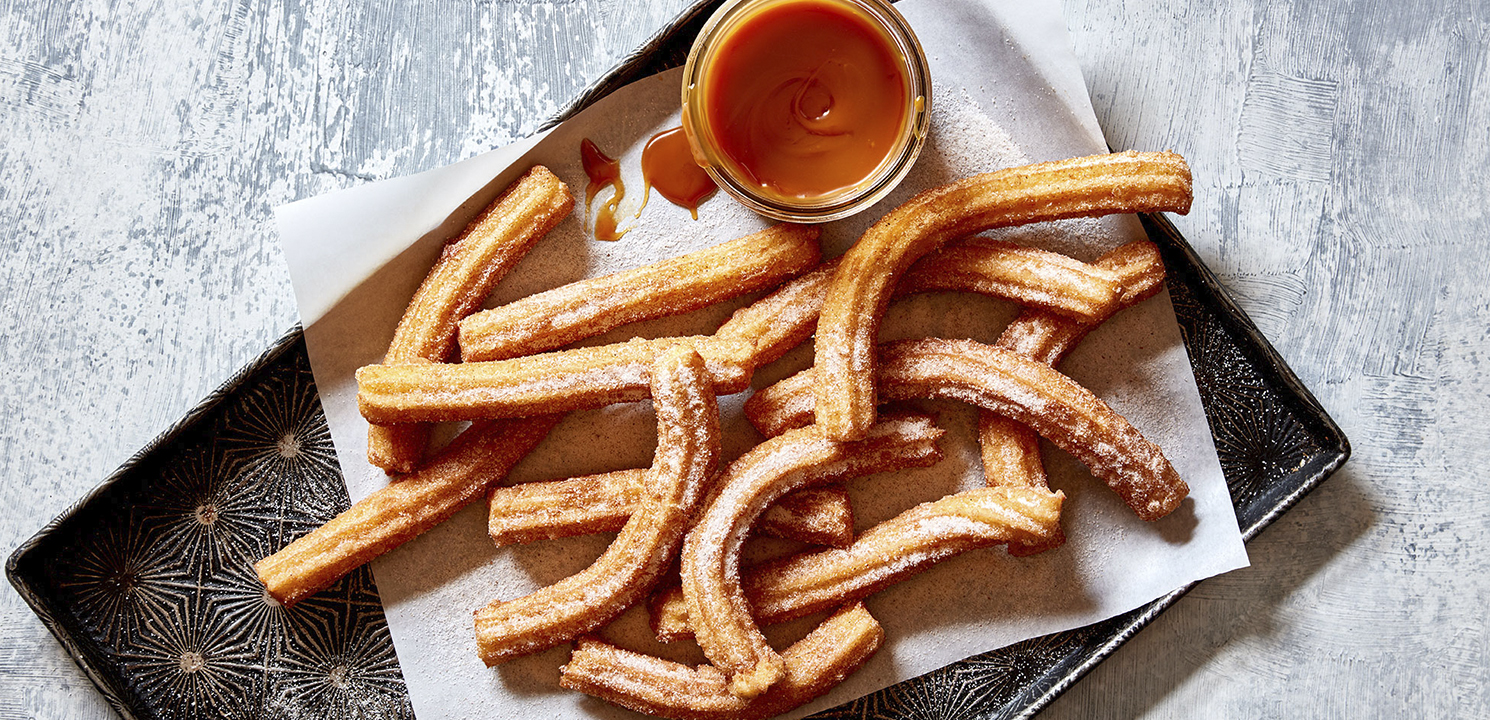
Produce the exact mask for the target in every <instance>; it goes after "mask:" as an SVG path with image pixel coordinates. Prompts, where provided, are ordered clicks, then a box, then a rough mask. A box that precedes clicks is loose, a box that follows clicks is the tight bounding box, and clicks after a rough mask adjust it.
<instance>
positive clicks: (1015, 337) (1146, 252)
mask: <svg viewBox="0 0 1490 720" xmlns="http://www.w3.org/2000/svg"><path fill="white" fill-rule="evenodd" d="M1093 264H1094V265H1095V266H1096V267H1099V268H1101V269H1103V270H1107V271H1109V272H1111V273H1112V274H1113V275H1114V276H1115V277H1116V278H1117V301H1116V303H1115V304H1114V305H1113V307H1112V310H1111V311H1110V312H1108V313H1106V314H1104V315H1098V316H1096V317H1093V318H1092V319H1091V321H1089V322H1079V321H1076V320H1073V319H1071V318H1067V317H1061V316H1059V315H1056V314H1053V313H1050V312H1045V311H1043V310H1026V311H1024V312H1023V313H1020V315H1019V317H1017V318H1015V319H1014V322H1012V323H1009V327H1007V328H1004V332H1003V334H1002V335H1000V336H999V339H998V343H997V347H999V348H1002V349H1004V350H1008V351H1010V352H1012V353H1015V354H1018V355H1022V356H1024V357H1027V358H1029V359H1031V360H1034V361H1036V362H1041V363H1045V364H1046V365H1050V366H1054V365H1055V364H1056V363H1059V362H1060V361H1061V360H1062V359H1063V358H1065V356H1066V354H1067V353H1069V352H1070V351H1071V349H1072V348H1074V347H1076V344H1077V343H1078V342H1080V341H1081V339H1082V338H1083V337H1086V334H1087V333H1088V332H1091V331H1092V330H1093V329H1094V328H1096V327H1097V326H1098V325H1100V324H1102V323H1103V322H1106V321H1107V319H1108V318H1110V317H1112V316H1113V315H1114V314H1115V313H1117V311H1119V310H1123V309H1125V308H1129V307H1132V306H1134V305H1137V304H1138V303H1139V302H1142V301H1143V300H1146V299H1148V298H1151V297H1153V296H1154V295H1156V294H1157V293H1158V292H1159V291H1160V290H1162V289H1164V261H1163V259H1162V258H1160V257H1159V248H1158V247H1157V246H1155V245H1154V244H1153V243H1151V242H1149V241H1147V240H1134V241H1133V242H1130V243H1126V244H1124V245H1122V246H1120V247H1118V248H1116V249H1114V250H1113V251H1112V252H1109V253H1107V254H1106V255H1103V256H1102V257H1101V258H1100V259H1098V260H1097V262H1095V263H1093Z"/></svg>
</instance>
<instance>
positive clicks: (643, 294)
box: [460, 225, 821, 362]
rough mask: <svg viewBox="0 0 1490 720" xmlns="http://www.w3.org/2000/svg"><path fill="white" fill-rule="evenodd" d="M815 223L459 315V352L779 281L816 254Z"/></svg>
mask: <svg viewBox="0 0 1490 720" xmlns="http://www.w3.org/2000/svg"><path fill="white" fill-rule="evenodd" d="M818 234H819V230H818V229H817V227H816V226H813V225H776V226H774V227H770V228H767V229H765V230H762V231H760V232H757V233H754V234H751V235H746V236H744V237H741V238H737V239H735V240H731V241H729V242H725V243H721V244H719V245H715V246H713V247H710V248H707V249H704V250H700V251H698V252H693V253H688V254H687V255H680V256H678V257H675V258H671V259H668V260H663V261H662V262H658V263H653V264H651V265H647V266H645V267H640V268H636V269H634V270H628V271H626V272H620V273H615V274H613V275H606V276H604V277H597V278H590V279H588V280H581V281H579V282H575V283H570V284H568V285H564V286H563V287H558V288H554V289H553V290H549V291H547V292H541V293H538V294H536V295H529V296H528V297H525V298H523V299H521V300H518V301H516V302H512V303H509V304H507V305H503V306H501V307H496V308H492V309H490V310H483V311H481V312H478V313H476V314H474V315H471V316H470V317H467V318H466V319H464V320H462V321H461V323H460V350H461V358H462V359H463V360H465V361H466V362H470V361H473V360H504V359H506V358H511V357H517V356H520V355H531V354H534V353H538V352H543V351H546V350H553V349H555V348H559V347H563V346H565V345H568V344H569V343H572V342H575V341H577V340H583V339H584V338H588V337H593V336H595V335H599V334H600V333H603V332H605V331H607V330H610V329H612V328H616V327H620V326H621V325H625V324H627V323H632V322H638V321H641V320H650V319H653V318H659V317H665V316H668V315H678V314H682V313H686V312H689V311H692V310H697V309H698V308H701V307H705V306H708V305H712V304H713V303H716V302H719V301H721V300H726V299H729V298H732V297H736V296H739V295H743V294H745V293H749V292H754V291H756V290H761V289H764V288H767V287H771V286H774V285H777V284H779V283H781V282H782V281H783V280H786V279H788V278H792V277H795V276H797V275H800V274H801V273H803V272H805V271H807V270H808V269H810V268H812V267H813V266H814V265H816V264H817V263H818V262H819V260H821V251H820V250H819V249H818V244H817V237H818Z"/></svg>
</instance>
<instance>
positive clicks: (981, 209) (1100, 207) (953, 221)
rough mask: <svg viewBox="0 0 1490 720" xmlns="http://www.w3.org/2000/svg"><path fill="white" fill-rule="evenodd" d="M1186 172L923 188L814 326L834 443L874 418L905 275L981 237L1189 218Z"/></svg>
mask: <svg viewBox="0 0 1490 720" xmlns="http://www.w3.org/2000/svg"><path fill="white" fill-rule="evenodd" d="M1190 197H1191V191H1190V169H1189V167H1187V166H1186V165H1185V161H1184V159H1183V158H1181V157H1180V156H1179V155H1176V154H1174V153H1135V152H1123V153H1113V154H1110V155H1093V156H1089V157H1083V158H1074V159H1071V160H1061V161H1056V162H1049V163H1040V164H1037V165H1028V166H1025V167H1018V168H1010V169H1008V170H1000V171H998V172H993V173H987V174H984V175H977V176H974V177H971V178H967V179H965V180H961V181H958V182H955V183H952V184H950V185H945V186H942V187H939V188H934V189H932V190H927V191H926V192H923V193H921V194H919V195H917V196H915V197H913V198H911V199H910V200H909V201H907V202H906V203H905V204H904V205H901V206H900V207H899V208H896V209H895V210H894V211H892V212H891V213H890V214H888V215H886V216H885V217H883V218H881V219H880V220H879V221H878V222H876V223H875V224H874V225H872V226H871V227H870V228H869V230H867V231H865V233H864V235H863V236H862V237H860V238H859V240H858V242H857V243H855V244H854V246H853V247H852V248H850V249H849V251H848V253H847V254H845V255H844V256H843V259H842V261H841V262H840V263H839V265H838V269H837V271H836V272H834V274H833V279H832V281H831V282H830V283H829V285H828V292H827V296H826V298H825V300H824V302H823V311H822V317H821V319H820V320H819V322H818V329H817V342H816V359H815V362H814V365H815V366H816V367H817V368H818V371H819V378H818V380H819V381H818V385H817V390H816V393H817V404H816V410H815V414H816V418H817V424H819V425H820V426H822V428H823V432H825V433H827V435H828V436H829V437H832V438H835V439H853V438H857V437H863V435H864V433H866V432H867V431H868V428H869V426H870V425H871V424H873V422H874V417H875V405H876V402H877V401H876V398H875V380H874V366H875V342H876V341H877V334H878V332H879V322H880V318H881V316H882V315H883V314H884V310H885V306H886V305H887V304H888V303H889V301H890V296H891V293H892V292H893V291H894V287H895V285H896V283H897V282H898V281H899V279H900V277H901V276H902V275H903V274H904V273H905V271H906V270H907V269H908V268H909V267H910V266H911V264H913V263H914V262H916V260H918V259H920V258H921V257H922V256H924V255H926V254H927V253H929V252H932V251H934V250H936V249H937V248H939V247H941V246H942V245H944V244H946V243H947V241H949V240H951V239H953V238H957V237H961V236H965V235H969V234H972V233H975V232H979V231H981V230H986V229H990V228H996V227H1006V226H1011V225H1020V224H1025V223H1032V222H1040V221H1045V220H1059V219H1063V218H1073V217H1091V216H1098V215H1106V214H1111V213H1133V212H1159V211H1168V212H1179V213H1184V212H1188V211H1189V209H1190Z"/></svg>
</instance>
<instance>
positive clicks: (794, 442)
mask: <svg viewBox="0 0 1490 720" xmlns="http://www.w3.org/2000/svg"><path fill="white" fill-rule="evenodd" d="M941 434H942V431H941V430H940V429H939V428H937V427H936V425H935V424H933V423H932V422H931V420H930V419H929V418H925V417H915V416H912V417H904V418H893V419H886V420H885V421H884V422H881V423H879V424H877V425H875V426H874V427H873V428H871V432H870V433H869V434H868V435H867V437H866V438H865V439H864V440H862V441H858V442H847V443H845V442H838V441H834V440H830V439H828V438H826V437H824V436H823V434H822V433H821V431H820V429H819V428H817V427H816V426H812V427H806V428H801V429H799V430H793V431H791V432H788V433H785V434H783V435H780V436H778V437H775V438H771V439H770V440H767V441H766V442H764V443H762V444H760V445H758V446H756V447H755V448H754V449H753V450H750V451H749V452H747V453H745V454H744V455H743V456H741V457H740V459H738V460H736V461H735V462H734V463H732V464H731V465H730V466H729V468H728V469H726V470H725V472H724V475H723V477H722V478H721V479H720V481H719V485H718V487H717V488H716V490H715V491H714V493H713V494H712V495H711V496H710V500H709V502H708V507H707V509H706V510H705V511H704V513H703V516H702V517H701V518H700V519H699V521H698V524H697V525H696V526H695V527H694V528H693V529H692V530H690V531H689V533H688V537H687V538H686V539H685V541H684V543H683V560H682V563H681V575H682V585H683V594H684V596H685V597H686V598H687V599H688V615H689V618H690V619H691V621H692V623H693V627H694V631H695V634H696V638H697V640H698V642H699V646H700V647H702V648H703V650H704V655H706V656H707V657H708V658H709V660H710V661H711V662H712V663H713V664H714V665H715V666H717V667H719V668H720V669H721V670H723V671H724V672H726V673H728V674H729V676H730V681H729V687H730V691H731V692H733V693H734V694H736V695H738V696H740V697H742V698H746V699H749V698H752V697H755V696H757V695H759V694H761V693H762V692H764V691H765V689H766V688H768V687H770V686H771V685H772V684H774V683H775V682H776V681H778V680H780V679H781V676H782V673H783V666H782V661H781V657H780V656H779V655H778V654H777V653H776V651H775V650H773V649H771V646H770V645H768V644H766V640H765V637H764V636H762V635H761V633H760V629H759V628H757V627H756V625H755V623H754V621H753V620H752V619H751V616H750V608H749V606H748V605H747V603H746V601H745V597H744V594H743V593H742V592H741V590H740V585H739V559H740V558H739V553H740V545H741V544H742V543H743V542H744V540H745V535H746V533H747V532H748V530H749V528H750V525H751V523H752V522H754V520H755V518H756V517H758V516H759V515H760V514H761V512H762V511H763V510H765V508H766V507H768V506H769V505H770V504H771V503H773V502H775V501H776V499H777V498H779V497H781V496H782V495H784V494H786V493H788V492H791V491H793V490H796V489H798V488H801V487H806V486H809V485H810V484H813V483H815V482H820V481H821V479H823V478H826V477H828V476H835V477H836V476H841V475H845V474H853V473H855V471H856V470H862V468H863V463H864V461H863V460H861V459H858V458H856V457H855V456H856V455H858V454H860V453H867V454H871V455H872V454H875V453H880V452H884V451H885V450H889V449H895V450H896V451H899V449H900V448H920V449H921V452H922V453H930V452H933V451H935V443H936V440H937V439H939V438H940V436H941Z"/></svg>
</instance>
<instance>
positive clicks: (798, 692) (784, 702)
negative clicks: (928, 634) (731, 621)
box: [559, 603, 885, 720]
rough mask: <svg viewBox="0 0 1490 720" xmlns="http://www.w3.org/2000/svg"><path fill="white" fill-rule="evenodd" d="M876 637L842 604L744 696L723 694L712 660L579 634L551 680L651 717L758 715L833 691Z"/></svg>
mask: <svg viewBox="0 0 1490 720" xmlns="http://www.w3.org/2000/svg"><path fill="white" fill-rule="evenodd" d="M884 637H885V632H884V629H883V628H881V627H880V624H879V622H878V621H876V620H875V619H874V617H873V616H872V615H870V614H869V611H868V610H866V609H865V608H864V605H863V604H862V603H854V604H853V605H849V606H846V607H844V608H842V609H840V610H839V611H838V612H836V613H834V614H833V615H832V616H831V617H829V618H828V619H827V620H824V621H823V622H822V624H820V625H818V626H817V628H816V629H814V630H813V631H812V632H811V633H808V634H807V636H806V637H804V638H802V639H801V640H798V641H797V642H795V643H793V644H792V645H791V646H790V647H788V648H787V649H786V650H784V651H782V653H781V659H782V677H781V680H780V682H778V683H776V685H775V686H773V687H772V688H771V691H770V692H768V693H765V694H763V695H757V696H755V697H754V698H750V699H745V698H741V697H739V696H738V695H735V694H734V693H733V692H731V691H730V688H729V678H728V676H727V675H726V674H725V673H723V672H722V671H720V670H719V669H718V668H715V667H714V666H712V665H700V666H698V667H688V666H687V665H680V664H678V663H675V662H670V661H667V660H663V659H661V658H658V657H653V656H651V655H644V654H642V653H638V652H633V651H630V650H623V649H621V648H618V647H615V646H613V645H609V644H607V643H605V642H602V641H600V640H597V639H594V638H582V639H580V640H579V642H577V643H576V644H575V649H574V653H573V654H572V655H571V656H570V658H569V662H568V664H566V665H564V666H563V667H562V668H560V670H559V672H560V675H559V685H560V686H561V687H565V688H568V689H570V690H578V691H580V692H582V693H585V694H588V695H593V696H595V697H598V698H600V699H602V700H605V701H607V702H610V703H614V704H616V705H620V706H621V707H624V708H627V709H629V710H635V711H637V712H643V713H647V714H649V715H655V716H657V717H664V718H676V719H677V720H760V719H761V718H768V717H771V716H773V715H779V714H781V713H784V712H787V711H788V710H791V709H792V708H795V707H799V706H801V705H803V704H805V703H807V702H810V701H812V700H814V699H816V698H818V697H820V696H822V695H823V694H824V693H826V692H828V691H829V690H831V689H833V688H834V687H835V686H837V685H838V684H839V683H841V682H843V679H844V678H846V677H848V676H849V675H850V674H852V673H853V672H854V671H855V670H858V669H859V668H860V667H861V666H863V664H864V663H865V662H867V661H868V660H869V658H870V657H872V656H873V655H874V653H875V651H876V650H878V649H879V647H880V645H881V644H882V643H883V642H884Z"/></svg>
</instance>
